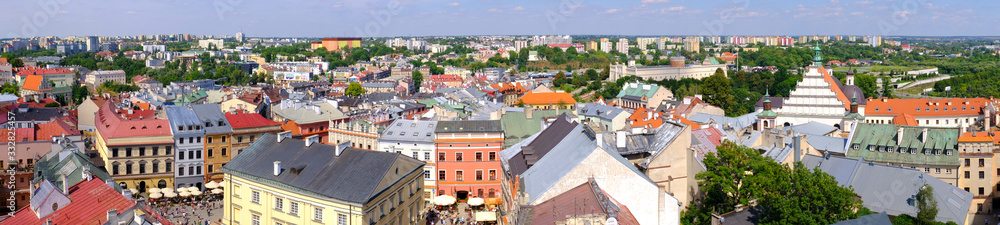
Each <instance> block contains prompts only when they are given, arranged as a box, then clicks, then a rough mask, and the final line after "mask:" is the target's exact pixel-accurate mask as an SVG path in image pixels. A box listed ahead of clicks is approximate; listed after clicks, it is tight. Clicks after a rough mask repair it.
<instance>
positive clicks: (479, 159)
mask: <svg viewBox="0 0 1000 225" xmlns="http://www.w3.org/2000/svg"><path fill="white" fill-rule="evenodd" d="M482 161H483V153H482V152H476V162H482Z"/></svg>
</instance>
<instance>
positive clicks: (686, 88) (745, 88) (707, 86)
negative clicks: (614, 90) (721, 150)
mask: <svg viewBox="0 0 1000 225" xmlns="http://www.w3.org/2000/svg"><path fill="white" fill-rule="evenodd" d="M728 74H729V76H726V75H723V72H722V69H718V70H716V72H715V74H713V75H712V76H710V77H707V78H704V79H700V80H699V79H691V78H685V79H681V80H659V81H654V80H646V82H649V83H655V84H658V85H660V86H663V87H666V88H667V89H670V90H671V91H673V93H674V96H676V98H678V99H680V98H683V97H685V96H694V95H696V94H701V95H703V96H702V98H703V99H702V100H704V101H705V102H706V103H709V104H712V105H715V106H718V107H720V108H722V109H723V110H725V111H726V115H727V116H739V115H743V114H747V113H750V112H753V111H755V107H754V104H756V103H757V100H760V98H761V97H763V96H764V95H765V94H770V95H771V96H774V97H788V95H789V93H791V91H792V90H794V89H795V84H797V83H798V82H799V81H800V80H802V76H800V75H796V74H792V73H790V72H788V70H787V69H784V68H779V69H778V71H777V72H774V73H772V72H769V71H758V72H746V71H739V72H735V73H734V72H730V73H728Z"/></svg>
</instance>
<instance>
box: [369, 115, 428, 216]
mask: <svg viewBox="0 0 1000 225" xmlns="http://www.w3.org/2000/svg"><path fill="white" fill-rule="evenodd" d="M437 123H438V122H437V121H433V120H406V119H397V120H396V121H393V122H392V124H390V125H389V126H388V127H386V128H385V130H384V131H382V135H381V136H380V137H379V139H378V146H379V148H378V149H377V150H378V151H384V152H393V153H397V154H401V155H405V156H410V157H412V158H414V159H417V160H420V161H424V163H427V165H425V166H424V175H423V176H424V193H423V196H424V200H425V201H428V202H430V201H431V200H432V199H433V198H434V196H437V195H435V194H434V193H437V191H436V190H437V179H436V178H437V177H436V176H434V175H435V171H437V166H436V160H435V159H436V156H437V154H436V153H435V151H434V149H435V148H434V129H435V128H437Z"/></svg>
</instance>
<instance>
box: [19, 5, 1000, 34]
mask: <svg viewBox="0 0 1000 225" xmlns="http://www.w3.org/2000/svg"><path fill="white" fill-rule="evenodd" d="M3 5H4V7H3V8H5V10H4V11H5V12H4V13H2V14H0V38H11V37H33V36H59V37H65V36H89V35H96V36H122V35H140V34H147V35H151V34H195V35H235V34H236V32H239V31H240V30H241V29H242V31H243V32H244V33H246V35H247V36H250V37H395V36H459V35H590V34H593V35H628V36H631V35H666V36H671V35H713V36H715V35H719V36H726V35H883V36H1000V1H996V0H805V1H803V0H770V1H764V0H735V1H720V0H700V1H699V0H625V1H610V0H332V1H331V0H326V1H321V0H273V1H258V0H155V1H154V0H101V1H85V0H34V1H13V0H6V1H4V3H3Z"/></svg>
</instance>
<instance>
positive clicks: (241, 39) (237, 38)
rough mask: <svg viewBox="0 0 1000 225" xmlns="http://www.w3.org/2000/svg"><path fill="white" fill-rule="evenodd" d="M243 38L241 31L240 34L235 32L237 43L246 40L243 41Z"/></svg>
mask: <svg viewBox="0 0 1000 225" xmlns="http://www.w3.org/2000/svg"><path fill="white" fill-rule="evenodd" d="M244 38H245V37H244V36H243V31H240V32H237V33H236V41H238V42H243V41H245V40H246V39H244Z"/></svg>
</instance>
